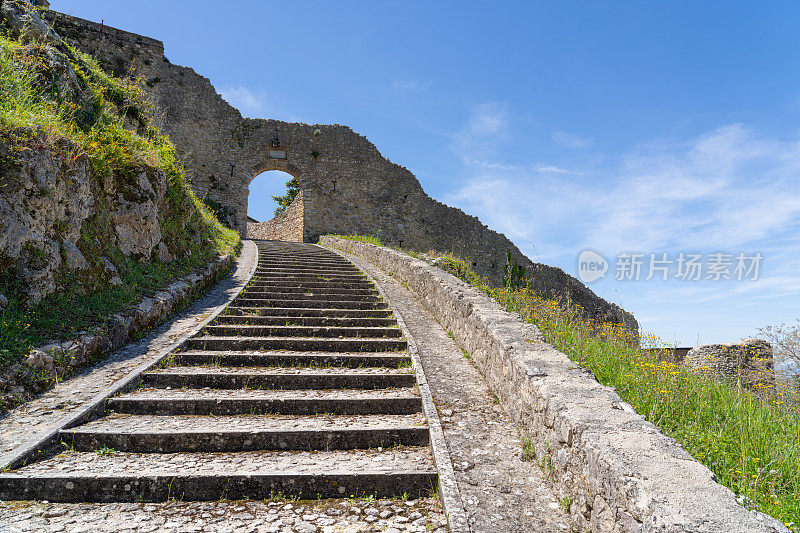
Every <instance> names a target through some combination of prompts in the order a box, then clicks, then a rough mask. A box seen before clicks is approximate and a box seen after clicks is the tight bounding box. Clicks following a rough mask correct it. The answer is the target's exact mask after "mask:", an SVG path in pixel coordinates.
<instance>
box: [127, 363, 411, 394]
mask: <svg viewBox="0 0 800 533" xmlns="http://www.w3.org/2000/svg"><path fill="white" fill-rule="evenodd" d="M415 383H416V376H415V375H414V374H413V372H412V370H411V368H401V369H398V368H388V367H373V368H358V369H349V368H322V369H320V368H286V367H272V368H242V367H233V368H224V367H194V366H177V367H169V368H163V369H156V370H152V371H150V372H145V373H144V374H142V384H143V385H145V386H147V387H155V388H167V387H171V388H173V389H180V388H184V387H186V388H193V389H199V388H204V387H210V388H212V389H245V388H246V389H279V390H289V389H385V388H396V387H413V386H414V384H415Z"/></svg>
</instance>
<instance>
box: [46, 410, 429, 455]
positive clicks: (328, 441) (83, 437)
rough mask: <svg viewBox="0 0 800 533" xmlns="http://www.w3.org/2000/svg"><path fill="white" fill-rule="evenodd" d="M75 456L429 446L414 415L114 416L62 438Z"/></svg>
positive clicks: (67, 432) (422, 425) (421, 421)
mask: <svg viewBox="0 0 800 533" xmlns="http://www.w3.org/2000/svg"><path fill="white" fill-rule="evenodd" d="M60 439H61V442H62V443H63V444H64V445H65V446H66V447H68V448H69V449H71V450H77V451H94V450H99V449H102V448H113V449H114V450H117V451H121V452H137V453H178V452H242V451H256V450H351V449H358V448H361V449H368V448H378V447H382V448H389V447H393V446H425V445H427V444H428V442H429V433H428V428H427V426H426V425H425V419H424V417H423V416H422V414H421V413H417V414H414V415H360V416H348V415H341V416H335V415H316V416H288V415H238V416H226V417H216V416H195V415H178V416H154V415H125V414H111V415H109V416H107V417H104V418H101V419H99V420H95V421H93V422H90V423H88V424H85V425H83V426H80V427H77V428H72V429H67V430H63V431H61V432H60Z"/></svg>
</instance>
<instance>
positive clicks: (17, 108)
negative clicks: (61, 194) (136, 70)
mask: <svg viewBox="0 0 800 533" xmlns="http://www.w3.org/2000/svg"><path fill="white" fill-rule="evenodd" d="M59 50H60V51H59V52H54V50H53V49H48V47H47V46H45V45H43V44H25V45H23V44H21V43H19V42H17V41H14V40H12V39H9V38H7V37H4V36H2V35H0V95H2V97H1V98H0V147H2V148H3V150H2V151H0V153H2V154H4V155H2V156H0V191H2V190H3V188H5V187H14V186H17V184H15V183H11V182H10V180H9V178H8V176H9V175H11V174H10V173H8V172H6V171H5V170H6V169H13V168H14V167H15V166H16V165H17V164H18V162H17V160H18V158H20V157H22V156H23V155H24V153H25V152H26V151H28V152H29V151H30V149H31V148H33V149H35V150H47V151H49V152H50V153H51V154H53V156H54V157H58V158H60V160H61V161H62V168H63V169H64V172H63V174H64V176H65V177H64V179H69V178H68V176H69V171H70V170H71V168H70V167H71V166H73V165H76V164H78V162H81V161H87V160H88V163H89V171H90V179H91V180H94V181H95V186H96V190H99V191H102V190H104V187H103V184H104V182H106V181H108V179H111V180H116V182H119V183H125V182H126V180H132V179H134V178H135V177H136V176H138V175H139V174H140V173H141V172H142V171H144V170H146V171H148V172H150V171H151V170H148V169H155V168H158V169H160V170H161V171H163V172H164V174H165V176H166V181H167V190H166V195H165V198H164V204H163V208H162V209H160V226H161V234H162V241H163V242H164V243H165V244H166V245H167V246H168V248H169V250H170V252H171V253H172V254H173V256H174V257H176V260H175V261H172V262H170V263H165V264H163V263H160V262H158V261H143V262H139V263H137V262H134V261H131V260H130V259H129V258H127V257H126V256H125V255H123V254H122V253H121V251H120V250H119V249H118V248H117V247H116V245H115V244H114V242H115V240H116V239H115V229H114V225H113V222H112V220H111V207H110V205H111V203H112V200H111V199H110V198H107V197H105V196H103V195H98V196H97V198H96V206H95V209H94V214H93V215H92V217H91V218H89V219H87V220H85V221H84V223H83V226H82V228H81V237H80V239H79V241H78V242H77V243H76V244H77V246H78V248H79V249H80V250H81V252H82V253H83V255H84V256H85V258H86V259H87V261H88V263H89V265H90V268H89V269H88V270H86V271H84V272H80V273H79V272H76V271H70V270H68V269H67V268H65V267H62V269H61V270H59V271H58V272H57V273H56V283H57V286H61V287H64V288H63V289H62V290H60V291H59V292H58V293H56V294H51V295H49V296H47V297H46V298H45V299H44V300H43V301H42V302H41V304H39V305H37V306H35V307H26V306H25V305H24V300H25V293H24V289H25V287H24V286H23V285H22V284H21V283H20V282H19V275H18V271H16V270H15V266H14V265H13V264H10V265H9V264H0V293H2V294H4V295H5V296H6V297H7V298H8V299H9V304H8V305H7V306H6V307H5V308H3V309H2V310H0V326H1V327H0V368H2V367H7V366H9V365H11V364H14V363H15V362H17V361H20V360H21V359H22V358H24V356H25V355H26V354H27V353H28V351H29V350H30V349H31V348H33V347H36V346H40V345H42V344H45V343H46V342H48V341H50V340H67V339H71V338H74V337H75V336H77V335H78V334H79V333H80V332H82V331H86V330H88V329H89V328H92V327H96V326H100V327H102V326H103V325H104V323H105V322H106V320H107V318H108V317H109V316H110V315H112V314H114V313H118V312H121V311H124V310H126V309H128V308H130V306H131V305H132V304H135V303H136V302H138V301H139V300H140V299H141V298H142V297H143V296H146V295H151V294H153V293H154V292H156V291H157V290H159V289H161V288H164V287H165V286H166V285H168V284H169V283H170V282H172V281H174V280H175V279H177V278H178V277H180V276H183V275H185V274H187V273H189V272H191V271H192V270H193V269H195V268H197V267H199V266H201V265H204V264H206V263H207V262H208V261H209V260H210V259H212V258H213V257H214V256H215V255H216V254H217V253H219V254H231V253H234V254H235V253H237V252H238V250H239V249H240V246H241V242H240V239H239V235H238V233H236V232H235V231H234V230H231V229H229V228H226V227H224V226H223V225H222V224H221V223H220V221H219V220H217V218H216V217H215V215H214V213H213V211H212V210H211V209H209V208H208V207H207V206H205V205H204V204H203V203H202V202H201V201H199V200H198V199H197V198H196V196H195V195H194V193H193V192H192V190H191V187H190V183H189V181H188V179H187V176H186V172H185V169H184V167H183V166H182V164H181V163H180V160H179V158H178V156H177V153H176V151H175V148H174V146H173V145H172V143H171V142H170V141H169V139H168V138H167V137H165V136H163V135H161V133H160V132H159V131H158V130H157V128H156V127H155V126H154V125H153V123H152V122H151V120H150V119H149V112H150V111H152V108H151V106H150V104H148V103H147V99H146V98H145V97H144V94H145V93H144V88H143V83H142V80H140V79H136V78H135V77H133V76H130V77H126V78H124V79H123V78H115V77H112V76H109V75H107V74H106V73H104V72H103V71H102V69H101V68H100V67H99V66H98V64H97V62H96V61H95V60H93V59H92V58H90V57H89V56H87V55H85V54H82V53H79V52H76V51H75V50H72V49H70V48H69V47H68V46H67V45H63V46H61V47H60V48H59ZM52 53H56V54H57V55H58V54H60V55H59V57H61V58H62V59H63V60H64V61H65V62H68V64H70V65H71V66H72V68H73V69H74V71H75V73H76V75H77V79H78V82H79V85H80V87H81V88H82V91H83V96H81V97H80V99H78V100H76V99H74V98H72V99H71V97H69V96H68V95H67V94H62V92H61V91H60V89H59V88H58V85H57V83H55V82H56V80H57V79H58V78H59V68H58V67H57V66H55V67H54V66H53V65H52V64H51V63H50V62H49V60H48V59H47V58H48V55H49V54H52ZM126 121H127V123H128V124H133V125H134V128H133V129H135V130H136V131H130V130H129V129H126V128H125V127H124V124H126ZM41 193H42V194H43V195H47V194H48V191H46V190H45V191H41ZM54 231H56V232H60V231H63V228H61V229H59V227H58V226H57V227H55V228H54ZM55 237H57V236H55ZM26 253H27V254H28V257H30V258H31V260H33V261H42V260H45V258H44V257H39V256H43V253H42V252H41V251H40V250H38V249H37V248H36V246H35V244H31V243H29V244H28V247H27V248H26ZM101 257H105V258H108V259H109V260H110V261H111V262H112V263H113V264H114V265H115V266H116V268H117V269H118V271H119V274H120V277H121V279H122V282H123V284H122V285H121V286H119V287H108V286H107V285H106V284H105V283H104V278H103V277H102V275H101V274H102V267H101V263H100V258H101ZM87 291H88V294H85V295H84V293H86V292H87ZM62 377H63V376H62ZM43 379H44V380H45V381H46V380H47V379H49V378H46V377H43V376H38V375H35V374H34V375H32V376H31V380H32V381H36V382H41V381H42V380H43Z"/></svg>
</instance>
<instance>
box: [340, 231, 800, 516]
mask: <svg viewBox="0 0 800 533" xmlns="http://www.w3.org/2000/svg"><path fill="white" fill-rule="evenodd" d="M340 237H343V238H348V239H352V240H358V241H363V242H368V243H370V244H375V245H379V246H380V245H382V244H381V242H380V240H378V239H377V238H376V237H362V236H357V235H356V236H354V235H350V236H340ZM442 259H443V260H444V269H445V270H447V271H448V272H450V273H451V274H453V275H455V276H456V277H458V278H460V279H462V280H463V281H466V282H467V283H469V284H471V285H473V286H475V287H477V288H478V289H480V290H482V291H483V292H485V293H486V294H488V295H489V296H491V297H493V298H495V299H496V300H497V301H498V302H500V304H502V305H503V306H504V307H505V308H506V309H508V310H509V311H514V312H517V313H520V314H521V315H522V316H523V317H524V318H525V320H527V321H528V322H531V323H534V324H536V325H537V326H538V327H539V329H540V330H541V331H542V333H543V334H544V336H545V338H546V339H547V342H549V343H550V344H552V345H553V346H555V347H556V348H557V349H559V350H560V351H562V352H564V353H565V354H567V356H569V357H570V359H572V360H573V361H576V362H577V363H578V364H580V365H581V366H583V367H585V368H588V369H589V370H591V371H592V372H593V373H594V375H595V376H597V379H598V380H599V381H600V383H602V384H604V385H609V386H611V387H615V388H616V389H617V392H618V393H619V395H620V396H621V397H622V398H623V399H624V400H625V401H626V402H628V403H630V404H631V405H632V406H633V407H634V408H635V409H636V411H637V412H638V413H640V414H642V415H645V417H647V420H649V421H651V422H652V423H654V424H655V425H657V426H658V427H659V428H660V429H661V431H663V432H664V434H666V435H668V436H670V437H673V438H674V439H675V440H677V441H678V442H679V443H680V444H681V445H682V446H683V447H684V448H685V449H686V450H687V451H688V452H689V453H690V454H692V456H693V457H694V458H695V459H697V460H698V461H700V462H701V463H703V464H705V465H706V466H707V467H708V468H709V469H710V470H712V471H713V472H714V473H715V474H716V475H717V478H718V480H719V482H720V483H721V484H723V485H725V486H726V487H728V488H730V489H731V490H733V491H734V492H735V493H736V494H737V495H739V496H740V501H741V502H743V503H744V504H745V505H746V506H747V507H748V508H751V509H757V510H759V511H762V512H765V513H767V514H769V515H772V516H774V517H776V518H778V519H779V520H782V521H783V522H784V523H785V524H786V525H787V526H789V527H790V528H791V529H793V530H797V527H796V526H797V525H798V524H800V413H798V410H797V407H796V406H797V405H800V402H799V401H798V398H797V397H796V393H795V392H793V390H790V389H788V388H785V387H783V386H781V385H780V384H779V385H777V390H776V389H775V388H773V387H769V386H768V387H761V388H760V390H759V392H758V393H757V394H756V393H753V392H751V391H748V390H746V389H741V388H737V387H732V386H729V385H726V384H723V383H719V382H717V381H715V380H713V379H711V377H710V376H709V375H708V374H707V373H706V372H705V371H703V370H701V371H699V372H692V371H689V370H687V369H686V368H684V367H683V366H682V365H679V364H674V363H669V362H664V361H659V360H657V359H655V358H654V356H653V355H652V354H650V353H649V352H647V351H644V350H642V349H641V348H640V347H639V344H640V343H639V342H636V341H638V340H639V339H631V338H629V337H628V336H627V333H626V332H625V329H624V328H622V327H620V326H619V325H613V324H595V323H590V322H587V321H586V319H585V318H583V317H582V315H581V313H579V312H578V311H579V310H578V309H575V308H573V307H571V306H570V305H569V304H564V303H562V302H556V301H552V300H542V299H539V298H537V297H535V296H534V295H533V294H532V293H531V292H530V291H528V290H527V289H524V288H523V289H519V290H507V289H504V288H500V289H496V288H491V287H490V286H489V285H488V283H487V281H486V280H485V279H483V278H481V277H480V276H479V275H477V274H476V273H475V272H473V271H472V269H471V268H470V267H469V265H468V264H467V263H466V262H464V261H463V260H461V259H459V258H456V257H453V256H448V255H443V256H442ZM641 340H642V343H646V344H648V345H653V346H655V345H656V344H657V339H654V338H649V337H646V338H643V339H641ZM755 378H756V380H757V378H758V376H755Z"/></svg>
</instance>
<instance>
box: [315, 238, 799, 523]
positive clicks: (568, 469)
mask: <svg viewBox="0 0 800 533" xmlns="http://www.w3.org/2000/svg"><path fill="white" fill-rule="evenodd" d="M320 244H321V245H322V246H325V247H328V248H332V249H339V250H343V251H346V252H349V253H351V254H354V255H356V256H358V257H360V258H363V259H364V260H366V261H369V262H371V263H373V264H375V265H377V266H379V267H380V268H382V269H383V270H385V271H386V272H388V273H389V274H391V275H392V276H393V277H394V278H395V279H397V280H398V281H399V282H400V283H402V284H403V285H404V286H405V287H407V288H408V290H409V291H410V292H411V293H412V294H414V295H415V296H416V297H417V298H418V299H419V301H420V302H421V303H422V304H423V305H424V306H425V307H426V308H427V309H428V310H429V311H430V312H431V314H433V316H434V317H435V318H436V319H437V320H438V321H439V322H440V323H441V325H442V327H443V328H445V329H446V330H448V332H450V334H451V335H452V337H453V339H454V340H455V341H456V342H457V343H458V344H459V345H460V346H461V347H462V349H464V350H466V353H467V354H469V356H470V358H471V361H472V363H473V364H474V365H475V366H476V367H477V368H478V370H480V371H481V373H482V374H484V377H485V379H486V382H487V383H488V384H489V386H490V388H491V389H492V391H493V392H494V393H495V394H496V396H497V398H498V400H499V403H500V404H501V405H502V406H503V407H504V408H505V410H506V411H507V412H508V414H509V415H510V416H511V418H512V419H513V420H514V422H515V423H517V424H518V425H519V428H520V429H521V430H522V431H523V432H524V433H526V434H527V435H528V436H529V437H530V439H531V445H532V446H533V448H534V449H535V455H534V457H535V458H536V460H537V461H538V462H539V463H540V464H541V465H542V468H545V469H546V470H547V472H548V473H549V477H550V479H551V480H552V481H553V483H554V488H555V490H556V492H557V493H558V495H559V496H560V497H562V498H564V500H567V499H568V500H569V502H570V505H569V509H568V511H569V513H570V515H571V517H572V519H573V521H574V524H575V526H576V528H577V530H579V531H591V532H593V533H605V532H615V533H634V532H643V531H646V532H655V531H658V532H663V533H666V532H674V533H678V532H681V533H730V532H733V531H749V532H761V533H767V532H773V533H778V532H783V533H788V529H787V528H786V527H785V526H784V525H783V524H781V523H780V522H779V521H777V520H775V519H774V518H771V517H769V516H767V515H764V514H762V513H758V512H754V511H753V512H751V511H748V510H747V509H746V508H745V507H744V506H741V505H739V504H738V503H737V502H736V496H735V495H734V494H733V492H731V491H730V490H729V489H727V488H725V487H723V486H722V485H719V484H718V483H716V482H715V476H714V474H713V473H712V472H711V471H710V470H709V469H708V468H706V467H705V466H704V465H702V464H700V463H699V462H698V461H696V460H695V459H694V458H693V457H692V456H691V455H689V453H687V452H686V450H684V449H683V448H682V447H681V446H679V445H678V444H677V443H676V442H675V440H674V439H672V438H670V437H666V436H665V435H664V434H663V433H661V431H659V429H658V428H657V427H656V426H654V425H653V424H652V423H650V422H648V421H646V420H644V417H643V416H641V415H639V414H637V413H636V411H635V410H634V409H633V407H631V406H630V405H629V404H627V403H626V402H624V401H623V400H622V398H620V397H619V395H618V394H617V392H616V391H615V390H614V389H613V388H611V387H606V386H603V385H601V384H600V383H598V382H597V379H595V377H594V376H593V375H591V374H590V373H588V372H587V371H586V370H585V369H583V368H581V367H579V366H578V365H576V364H575V363H574V362H573V361H571V360H570V359H569V358H568V357H567V356H566V355H565V354H563V353H561V352H559V351H558V350H556V349H555V348H553V347H552V346H550V345H549V344H547V343H546V342H545V341H544V338H543V336H542V334H541V332H540V331H539V330H538V328H536V326H534V325H533V324H528V323H526V322H525V321H524V320H522V318H521V317H520V316H519V315H518V314H517V313H509V312H507V311H505V310H503V309H502V308H501V307H500V304H498V303H497V301H495V300H493V299H492V298H489V297H488V296H487V295H485V294H484V293H482V292H481V291H480V290H478V289H476V288H475V287H471V286H469V285H467V284H466V283H464V282H462V281H460V280H459V279H457V278H455V277H454V276H451V275H450V274H448V273H446V272H445V271H443V270H441V269H439V268H437V267H434V266H431V265H429V264H427V263H426V262H424V261H422V260H419V259H415V258H413V257H410V256H408V255H406V254H403V253H401V252H397V251H395V250H390V249H388V248H385V247H380V246H373V245H371V244H366V243H363V242H356V241H351V240H346V239H340V238H336V237H323V238H322V239H320Z"/></svg>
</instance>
